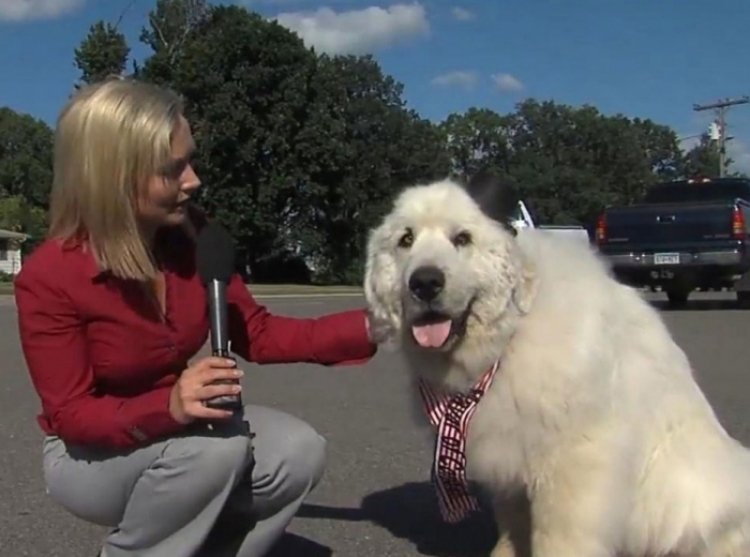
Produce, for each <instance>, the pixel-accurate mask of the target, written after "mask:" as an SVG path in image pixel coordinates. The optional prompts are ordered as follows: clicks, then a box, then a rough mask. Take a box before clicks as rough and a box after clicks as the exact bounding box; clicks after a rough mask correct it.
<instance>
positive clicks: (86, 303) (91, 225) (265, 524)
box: [15, 79, 376, 557]
mask: <svg viewBox="0 0 750 557" xmlns="http://www.w3.org/2000/svg"><path fill="white" fill-rule="evenodd" d="M194 148H195V145H194V143H193V137H192V134H191V130H190V125H189V123H188V122H187V120H186V119H185V117H184V115H183V108H182V106H181V103H180V99H179V98H178V97H177V96H176V95H175V94H173V93H172V92H170V91H168V90H165V89H162V88H159V87H156V86H153V85H149V84H145V83H140V82H137V81H131V80H125V79H110V80H106V81H104V82H101V83H99V84H96V85H92V86H89V87H86V88H84V89H82V90H81V91H79V92H77V94H76V95H75V96H74V97H73V98H72V99H71V100H70V101H69V102H68V104H67V105H66V106H65V108H64V109H63V111H62V112H61V114H60V117H59V119H58V122H57V127H56V131H55V146H54V184H53V188H52V197H51V203H50V205H51V211H50V230H49V238H48V239H46V240H45V242H44V243H43V244H42V245H40V246H39V247H38V248H37V249H36V250H35V252H34V253H33V254H32V255H31V256H30V257H29V258H28V259H27V260H26V262H25V264H24V267H23V269H22V271H21V273H20V275H19V276H18V277H17V280H16V283H15V292H16V294H15V296H16V302H17V307H18V322H19V330H20V336H21V343H22V347H23V353H24V356H25V359H26V363H27V367H28V369H29V372H30V375H31V379H32V381H33V384H34V387H35V388H36V391H37V393H38V395H39V397H40V399H41V405H42V411H41V414H40V415H39V417H38V422H39V424H40V426H41V428H42V430H43V431H44V433H45V434H46V437H45V439H44V447H43V454H44V456H43V463H44V465H43V469H44V476H45V480H46V484H47V490H48V492H49V494H50V495H51V497H52V498H53V499H54V500H55V501H56V502H57V503H58V504H60V505H61V506H62V507H64V508H65V509H67V510H68V511H69V512H71V513H72V514H74V515H76V516H78V517H80V518H82V519H84V520H87V521H89V522H92V523H95V524H99V525H104V526H108V527H110V528H111V532H110V533H109V535H108V536H107V537H106V539H105V541H104V546H103V548H102V550H101V555H102V556H105V557H135V556H138V557H193V556H197V555H222V554H223V552H222V547H220V546H221V543H223V542H227V543H232V545H233V547H234V549H233V551H232V555H237V556H239V557H260V556H262V555H265V554H266V553H267V552H268V550H269V549H270V548H271V547H272V546H273V545H274V543H275V542H276V541H277V540H278V539H279V538H280V537H281V535H282V533H283V532H284V530H285V528H286V527H287V525H288V524H289V522H290V521H291V519H292V518H293V516H294V514H295V512H296V511H297V509H298V508H299V506H300V504H301V503H302V500H303V499H304V498H305V496H306V495H307V494H308V493H309V492H310V490H312V489H313V488H314V487H315V485H316V484H317V482H318V481H319V480H320V478H321V475H322V473H323V467H324V455H325V442H324V440H323V438H322V437H320V436H319V435H318V434H317V433H316V432H315V431H314V430H313V429H312V428H311V427H310V426H309V425H307V424H306V423H304V422H302V421H300V420H299V419H297V418H295V417H293V416H291V415H288V414H286V413H283V412H280V411H278V410H273V409H271V408H265V407H262V406H255V405H248V406H246V407H245V408H244V415H242V416H237V415H233V414H231V413H230V412H226V411H221V410H216V409H211V408H208V407H207V406H205V405H204V403H203V401H205V400H206V399H209V398H213V397H216V396H221V395H227V394H236V393H237V392H238V390H239V387H237V386H233V385H231V384H225V385H214V384H212V383H214V382H215V381H216V380H218V379H228V378H237V377H239V376H240V374H241V372H240V371H239V370H238V369H237V368H236V365H235V363H234V362H232V361H225V360H223V359H221V358H211V357H209V358H203V359H197V360H194V357H195V356H196V353H197V352H198V351H199V350H200V349H201V348H202V347H203V345H204V344H205V342H206V340H207V335H208V328H209V323H208V318H207V311H206V294H205V290H204V288H203V286H202V284H201V282H200V279H199V277H198V275H197V274H196V265H195V234H196V231H197V230H198V229H200V227H201V226H202V224H204V219H203V218H202V216H201V215H200V214H198V213H197V212H196V211H194V210H193V209H191V205H190V203H189V201H190V198H191V196H193V195H194V194H195V192H196V191H197V190H198V188H199V187H200V180H199V179H198V177H197V176H196V174H195V172H194V170H193V167H192V165H191V155H192V153H193V150H194ZM228 301H229V311H230V315H229V325H230V329H231V330H230V340H231V342H232V349H233V351H234V352H235V353H237V354H238V355H239V356H240V357H242V358H244V359H246V360H249V361H254V362H257V363H261V364H263V363H290V362H313V363H318V364H322V365H335V364H347V363H348V364H356V363H361V362H364V361H366V360H367V359H368V358H369V357H371V356H372V355H373V354H374V353H375V350H376V347H375V345H374V344H373V343H372V342H371V341H370V339H369V334H368V326H367V320H366V316H365V313H364V311H349V312H344V313H338V314H333V315H328V316H324V317H320V318H318V319H294V318H288V317H281V316H276V315H272V314H270V313H269V312H268V311H267V310H266V309H265V308H264V307H263V306H261V305H259V304H258V303H256V301H255V300H254V299H253V297H252V296H251V295H250V293H249V292H248V291H247V289H246V287H245V286H244V284H243V283H242V281H241V279H240V277H239V276H234V277H233V278H232V281H231V283H230V285H229V287H228ZM191 361H192V363H191ZM245 400H247V397H245ZM243 420H247V421H249V423H250V426H251V429H252V432H253V433H254V434H255V436H254V438H252V439H251V437H250V436H248V435H247V433H246V431H245V428H244V427H243ZM228 525H234V527H228ZM237 525H240V526H244V527H239V528H237V527H236V526H237ZM217 531H221V532H222V534H221V535H211V536H210V534H215V533H216V532H217ZM228 532H232V533H234V534H235V537H237V536H239V539H231V538H232V536H231V535H229V534H228Z"/></svg>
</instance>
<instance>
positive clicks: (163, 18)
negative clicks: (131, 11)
mask: <svg viewBox="0 0 750 557" xmlns="http://www.w3.org/2000/svg"><path fill="white" fill-rule="evenodd" d="M210 15H211V7H210V6H209V4H208V2H206V0H157V2H156V5H155V7H154V9H153V10H151V11H150V12H149V14H148V25H146V26H144V27H143V28H142V29H141V33H140V35H139V40H140V42H141V43H143V44H144V45H146V46H148V47H149V48H150V49H151V56H149V57H148V59H147V60H146V61H145V64H144V67H143V68H140V67H139V69H138V76H139V77H141V78H143V79H147V80H149V81H152V82H154V83H165V84H171V82H172V79H173V69H174V68H175V67H176V66H177V65H178V64H179V63H180V60H181V56H182V54H183V52H184V47H185V46H186V44H187V43H188V42H189V41H190V40H191V38H192V37H193V35H194V34H195V32H196V31H197V30H199V29H200V27H201V26H202V25H204V24H205V23H206V22H207V21H208V19H209V17H210Z"/></svg>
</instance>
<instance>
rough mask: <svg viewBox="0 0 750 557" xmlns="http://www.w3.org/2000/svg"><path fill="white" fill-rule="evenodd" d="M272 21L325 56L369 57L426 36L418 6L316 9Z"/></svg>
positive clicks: (424, 15)
mask: <svg viewBox="0 0 750 557" xmlns="http://www.w3.org/2000/svg"><path fill="white" fill-rule="evenodd" d="M275 19H277V20H278V22H279V23H280V24H281V25H283V26H284V27H287V28H289V29H291V30H292V31H295V32H296V33H298V34H299V35H300V37H302V39H303V40H304V41H305V44H307V45H308V46H314V47H315V49H316V50H317V51H318V52H326V53H328V54H370V53H373V52H374V51H376V50H381V49H384V48H387V47H389V46H393V45H395V44H399V43H404V42H406V41H408V40H410V39H413V38H416V37H420V36H426V35H428V34H429V32H430V24H429V22H428V21H427V12H426V11H425V9H424V7H423V6H422V5H421V4H419V3H413V4H393V5H391V6H389V7H387V8H381V7H379V6H369V7H367V8H363V9H361V10H350V11H342V12H336V11H334V10H332V9H331V8H319V9H317V10H315V11H309V12H291V13H281V14H279V15H277V16H276V18H275Z"/></svg>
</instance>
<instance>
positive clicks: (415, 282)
mask: <svg viewBox="0 0 750 557" xmlns="http://www.w3.org/2000/svg"><path fill="white" fill-rule="evenodd" d="M444 287H445V275H444V274H443V271H441V270H440V269H438V268H437V267H420V268H419V269H417V270H415V271H414V272H413V273H412V274H411V276H410V277H409V290H411V292H412V294H414V296H415V297H416V298H417V299H419V300H422V301H423V302H430V301H432V300H434V299H435V298H437V296H438V294H440V292H441V291H442V290H443V288H444Z"/></svg>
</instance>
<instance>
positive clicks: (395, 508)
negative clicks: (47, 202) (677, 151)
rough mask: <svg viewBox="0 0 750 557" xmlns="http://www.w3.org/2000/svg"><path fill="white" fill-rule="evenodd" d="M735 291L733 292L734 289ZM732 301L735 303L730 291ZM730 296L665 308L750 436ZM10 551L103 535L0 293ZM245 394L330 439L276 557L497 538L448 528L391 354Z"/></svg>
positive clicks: (739, 319)
mask: <svg viewBox="0 0 750 557" xmlns="http://www.w3.org/2000/svg"><path fill="white" fill-rule="evenodd" d="M730 296H731V295H730ZM722 298H723V299H724V300H722ZM726 299H727V295H726V294H712V295H700V296H696V301H695V302H693V303H692V304H691V305H690V307H689V308H687V309H686V310H682V311H665V312H664V313H663V315H664V318H665V319H666V321H667V323H668V325H669V326H670V328H671V330H672V331H673V333H674V335H675V336H676V338H677V341H678V342H679V343H680V344H681V345H682V346H683V347H684V349H685V350H686V351H687V353H688V355H689V357H690V358H691V360H692V362H693V363H694V365H695V367H696V369H697V373H698V376H699V381H700V382H701V384H702V386H703V387H704V389H705V391H706V393H707V395H708V397H709V399H710V400H711V401H712V403H713V404H714V405H715V407H716V408H717V411H718V413H719V415H720V418H721V419H722V421H723V423H724V424H725V425H726V427H727V428H728V429H729V431H730V433H732V434H733V435H735V436H736V437H738V438H739V439H741V440H742V441H744V442H746V443H750V425H749V424H750V406H749V405H748V404H747V400H748V399H749V398H750V335H749V334H748V332H749V331H750V312H748V311H740V310H736V309H734V306H733V304H732V303H731V302H729V301H726ZM266 303H268V305H269V306H270V307H271V308H272V309H273V310H274V311H276V312H278V313H283V314H289V315H299V316H314V315H319V314H323V313H327V312H331V311H337V310H341V309H347V308H351V307H356V306H358V305H360V304H361V303H362V301H361V300H360V299H358V298H329V299H321V298H314V299H303V300H302V299H300V300H293V299H283V300H272V301H271V300H269V301H267V302H266ZM0 331H2V334H0V355H1V356H0V380H1V381H0V443H2V445H0V557H6V556H7V557H20V556H33V557H41V556H44V557H79V556H82V557H93V555H95V554H96V551H97V543H98V541H99V540H100V539H101V537H102V536H103V534H104V531H103V530H102V529H101V528H98V527H93V526H90V525H87V524H85V523H83V522H81V521H79V520H78V519H75V518H73V517H71V516H70V515H68V514H66V512H65V511H63V510H62V509H60V508H58V507H57V506H56V505H55V504H54V503H53V502H52V501H51V500H50V499H49V498H48V497H47V496H46V495H45V490H44V487H43V484H42V474H41V452H40V449H41V440H42V437H41V434H40V432H39V430H38V429H37V427H36V423H35V421H34V416H35V414H36V413H37V411H38V401H37V399H36V397H35V395H34V393H33V391H32V389H31V386H30V383H29V380H28V378H27V375H26V370H25V366H24V363H23V360H22V356H21V352H20V349H19V343H18V337H17V331H16V317H15V310H14V308H13V305H12V303H11V302H10V301H9V299H8V298H1V297H0ZM244 369H245V370H246V371H247V372H248V373H246V377H245V390H244V396H245V398H246V399H247V400H251V401H253V402H256V403H262V404H266V405H271V406H275V407H277V408H281V409H284V410H287V411H289V412H292V413H294V414H296V415H297V416H300V417H302V418H303V419H305V420H307V421H309V422H310V423H311V424H313V425H314V427H315V428H317V429H318V431H320V432H321V433H322V434H323V435H325V436H326V438H327V439H328V443H329V445H328V447H329V454H328V469H327V472H326V475H325V477H324V479H323V481H322V482H321V484H320V485H319V487H318V489H317V490H316V491H315V492H314V494H313V495H312V496H311V497H310V499H309V500H308V503H307V504H306V505H305V506H304V507H303V509H302V511H301V513H300V516H299V517H298V518H297V519H295V520H294V522H293V523H292V525H291V528H290V531H289V534H288V535H287V536H286V537H285V538H284V539H283V540H282V542H281V544H280V547H279V548H278V550H277V551H276V552H275V555H276V556H277V557H327V556H330V555H335V556H337V557H368V556H372V557H375V556H377V557H384V556H388V557H411V556H416V555H433V556H438V555H440V556H443V555H444V556H448V555H450V556H451V557H460V556H467V557H469V556H480V555H483V554H484V555H486V549H487V548H488V547H489V546H490V544H491V543H492V541H493V529H492V526H491V521H490V520H489V517H487V516H482V515H480V516H478V517H476V519H472V520H471V521H470V522H469V523H468V524H464V525H460V526H457V527H446V526H445V525H442V524H441V523H440V522H439V520H438V515H437V511H436V507H435V502H434V499H433V495H432V492H431V490H430V488H429V485H428V483H427V479H428V470H429V464H430V449H431V441H430V436H429V431H427V430H425V429H424V428H423V427H420V426H417V425H416V424H415V423H414V420H413V418H412V417H411V414H410V407H409V404H408V403H407V397H406V395H405V392H404V386H405V384H406V380H405V376H404V373H403V370H402V369H401V367H400V366H399V364H398V363H397V361H396V360H395V359H394V357H393V356H392V355H390V354H388V353H385V352H381V353H380V354H378V356H376V358H375V359H374V360H372V361H371V362H370V363H369V364H368V365H366V366H363V367H359V368H343V369H325V368H322V367H316V366H312V365H290V366H266V367H263V368H261V367H258V366H250V365H247V364H246V365H245V366H244Z"/></svg>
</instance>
